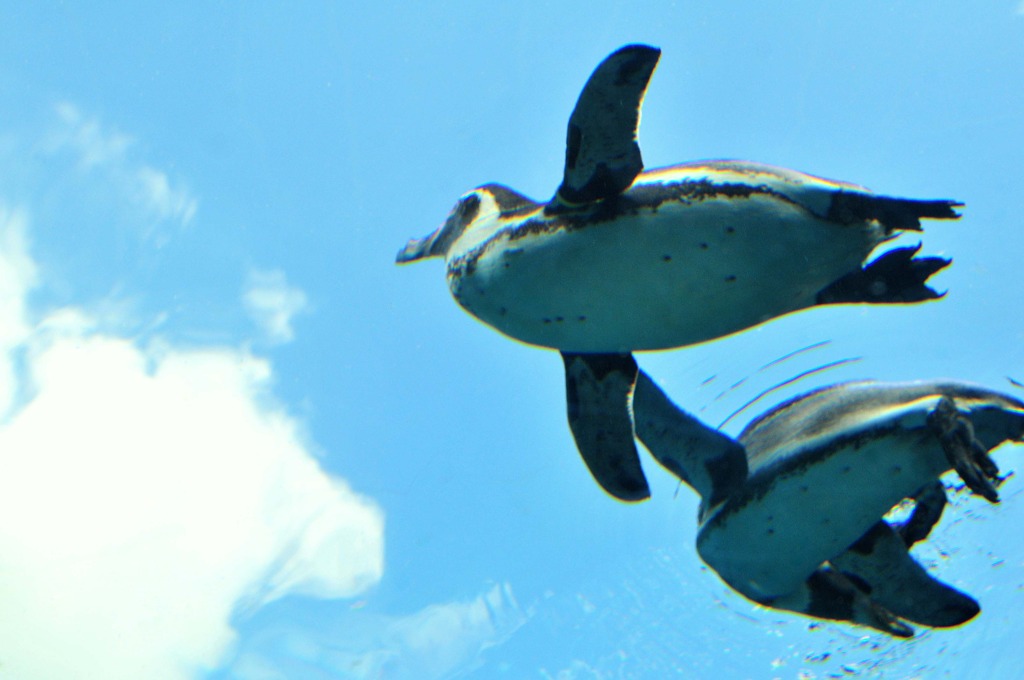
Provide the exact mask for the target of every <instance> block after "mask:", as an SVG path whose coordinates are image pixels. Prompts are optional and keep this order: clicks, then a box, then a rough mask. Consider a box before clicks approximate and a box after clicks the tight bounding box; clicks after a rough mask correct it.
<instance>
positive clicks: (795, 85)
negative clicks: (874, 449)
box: [0, 0, 1024, 680]
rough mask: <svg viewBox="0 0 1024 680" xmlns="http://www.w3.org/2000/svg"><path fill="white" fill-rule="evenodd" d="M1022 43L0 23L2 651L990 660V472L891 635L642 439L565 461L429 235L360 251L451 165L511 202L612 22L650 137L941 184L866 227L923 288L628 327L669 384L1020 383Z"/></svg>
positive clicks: (946, 525)
mask: <svg viewBox="0 0 1024 680" xmlns="http://www.w3.org/2000/svg"><path fill="white" fill-rule="evenodd" d="M1022 32H1024V6H1020V5H1019V3H1017V2H1016V0H1008V1H1007V2H998V3H981V4H980V5H971V6H967V5H966V4H964V3H955V2H940V3H931V4H929V5H927V6H925V5H919V4H914V3H904V4H897V5H893V4H892V3H885V2H881V1H878V2H867V3H859V4H857V5H849V6H846V5H843V6H840V5H833V4H821V3H812V2H798V3H791V4H788V5H786V6H785V7H780V6H775V5H772V6H769V5H764V4H762V3H756V2H739V3H731V4H729V5H727V6H719V5H709V4H706V3H690V2H663V3H656V4H655V5H653V6H650V7H638V6H637V5H636V4H635V3H618V2H598V3H594V2H586V3H584V2H566V3H561V4H558V5H557V6H552V5H550V4H545V3H539V2H525V3H517V4H514V5H508V6H501V7H495V6H488V5H487V4H478V3H469V2H454V3H434V4H426V5H421V4H414V3H401V2H384V3H375V4H374V3H362V4H358V5H357V3H350V2H343V3H340V4H339V3H313V4H309V5H303V6H301V7H294V6H287V7H286V6H283V5H282V6H273V5H263V6H255V5H245V6H241V5H239V6H231V5H228V6H217V7H212V6H210V7H189V8H187V9H186V8H181V7H170V6H164V5H160V4H157V3H146V4H144V5H136V6H133V7H127V8H126V7H123V6H115V5H113V4H109V5H88V6H87V5H81V6H66V5H63V4H60V3H49V4H32V5H24V6H20V7H7V8H4V9H2V10H0V83H2V84H3V86H2V87H0V111H2V112H3V113H2V115H0V604H2V606H3V610H4V612H5V614H4V616H3V617H0V669H2V671H3V672H4V673H6V674H7V675H8V676H9V677H11V678H19V680H33V679H43V680H52V679H53V678H72V677H73V678H103V679H104V680H109V679H116V678H133V679H135V678H156V679H162V678H173V679H179V678H181V679H184V678H204V677H206V678H241V679H244V680H269V679H278V678H300V679H304V678H417V679H429V678H450V677H467V678H503V677H507V678H552V679H555V678H557V679H558V680H575V679H587V680H589V679H591V678H595V679H596V678H602V679H603V678H663V677H682V678H733V677H735V678H776V677H777V678H787V679H789V678H844V677H885V678H914V677H922V678H925V677H926V678H936V677H940V678H941V677H963V676H965V675H967V674H969V673H971V674H974V673H977V672H978V669H984V670H985V672H987V673H989V674H991V675H992V677H1014V674H1015V673H1016V668H1017V667H1018V666H1019V665H1020V654H1019V652H1018V651H1017V645H1016V639H1017V637H1018V636H1017V635H1016V631H1017V629H1018V628H1019V624H1020V612H1021V611H1024V587H1022V584H1024V544H1022V543H1021V541H1019V540H1017V538H1016V536H1017V527H1018V526H1019V525H1020V519H1021V517H1022V514H1024V498H1021V491H1022V489H1024V487H1022V486H1021V484H1020V480H1019V478H1018V477H1017V476H1015V475H1011V476H1010V477H1009V478H1008V479H1007V481H1006V482H1005V483H1004V484H1003V487H1002V489H1001V495H1002V502H1001V503H1000V504H999V505H997V506H991V505H989V504H987V503H985V502H984V501H982V500H980V499H978V498H976V497H969V496H968V495H967V494H966V493H964V492H959V493H958V494H955V502H954V503H953V504H952V506H951V507H950V508H948V509H947V511H946V514H945V516H944V518H943V521H942V523H941V524H940V526H939V527H937V528H936V530H935V532H933V534H932V536H931V537H930V538H929V540H928V541H927V542H926V543H925V544H924V545H922V546H920V547H919V548H916V549H915V555H916V556H917V558H918V559H919V560H920V561H921V562H922V563H923V564H925V565H926V566H927V567H928V568H929V569H930V570H932V572H933V573H934V574H936V575H937V576H939V577H940V578H942V579H943V580H945V581H948V582H950V583H952V584H954V585H956V586H957V587H959V588H962V589H964V590H966V591H967V592H970V593H971V594H972V595H974V596H975V597H976V598H977V599H978V600H979V602H980V603H981V606H982V613H981V615H980V616H979V617H978V618H976V619H975V620H974V621H972V622H970V623H968V624H966V625H965V626H962V627H959V628H955V629H951V630H943V631H939V630H934V631H928V630H925V629H921V630H919V632H918V634H917V636H916V637H914V638H912V639H910V640H908V641H900V640H896V639H893V638H889V637H886V636H883V635H881V634H876V633H874V632H873V631H869V630H867V629H863V628H858V627H853V626H848V625H842V624H833V623H824V622H816V621H813V620H811V619H808V618H805V617H800V616H797V615H792V614H786V613H782V612H776V611H772V610H767V609H763V608H759V607H756V606H754V605H752V604H751V603H750V602H748V601H747V600H745V599H743V598H742V597H740V596H739V595H737V594H736V593H734V592H733V591H732V590H730V589H729V588H728V587H727V586H725V585H724V584H723V583H722V582H721V581H720V580H719V579H718V578H717V576H716V575H715V574H714V572H712V571H711V570H709V569H708V568H707V567H705V566H704V565H702V563H701V562H700V560H699V559H698V557H697V555H696V553H695V550H694V542H695V537H696V529H697V523H696V512H697V500H698V499H697V498H696V496H695V495H694V494H693V493H692V492H691V491H690V490H689V489H687V488H686V487H684V486H683V487H681V486H680V485H679V483H678V480H676V479H675V478H674V477H672V476H671V475H669V474H668V473H666V472H665V471H663V470H661V469H660V468H658V467H657V466H655V465H651V464H649V462H650V459H649V458H646V459H645V461H644V465H645V469H646V473H647V477H648V479H649V481H650V483H651V488H652V498H651V499H650V500H648V501H646V502H644V503H641V504H637V505H628V506H627V505H625V504H621V503H617V502H615V501H613V500H612V499H610V498H609V497H608V496H606V495H605V494H603V493H602V492H601V491H600V490H598V488H597V487H596V486H595V485H594V483H593V481H592V479H591V478H590V475H589V474H588V473H587V471H586V469H585V467H584V466H583V464H582V463H581V461H580V460H579V456H578V454H577V453H576V452H575V450H574V446H573V442H572V439H571V436H570V433H569V430H568V427H567V426H566V423H565V411H564V408H565V407H564V399H565V394H564V384H563V376H562V368H561V360H560V359H559V358H558V357H557V356H556V355H555V354H554V353H553V352H550V351H546V350H540V349H536V348H532V347H527V346H525V345H522V344H518V343H516V342H514V341H511V340H509V339H507V338H505V337H503V336H501V335H499V334H498V333H495V332H494V331H493V330H491V329H489V328H487V327H485V326H483V325H482V324H480V323H479V322H476V321H475V320H473V319H472V318H471V317H469V316H468V315H467V314H465V313H463V312H462V311H460V310H459V308H458V307H457V305H456V304H455V303H454V302H453V301H452V300H451V298H450V296H449V294H448V292H447V289H446V286H445V283H444V276H443V271H442V267H441V265H440V263H438V262H430V263H422V264H419V265H416V266H408V267H402V268H398V267H395V266H394V265H393V264H392V261H393V257H394V253H395V252H396V251H397V250H398V249H399V248H400V247H401V246H402V245H403V244H404V243H405V242H406V239H408V238H410V237H414V236H422V235H424V234H427V233H429V232H430V231H431V230H433V229H435V228H436V227H437V226H439V225H440V223H441V222H442V221H443V220H444V217H445V215H446V214H447V211H448V210H449V209H450V208H451V206H452V205H453V204H454V203H455V201H456V199H457V198H458V197H459V196H460V195H462V194H463V193H464V192H466V191H468V190H469V189H471V188H473V187H475V186H478V185H480V184H484V183H486V182H501V183H505V184H507V185H509V186H511V187H513V188H515V189H516V190H518V191H520V192H522V193H524V194H526V195H528V196H531V197H532V198H535V199H537V200H547V199H549V198H550V197H551V196H552V194H553V193H554V190H555V188H556V187H557V185H558V182H559V181H560V179H561V176H562V165H563V162H564V158H565V156H564V154H565V134H566V133H565V129H566V128H565V126H566V121H567V118H568V115H569V113H570V111H571V110H572V107H573V104H574V103H575V100H576V97H577V96H578V94H579V90H580V87H581V86H582V84H583V82H584V81H585V79H586V78H587V76H588V75H589V74H590V72H591V70H592V69H593V68H594V66H595V65H596V64H597V63H598V62H599V61H600V60H601V59H602V58H603V57H604V56H605V55H607V54H608V53H610V52H611V51H612V50H614V49H615V48H617V47H619V46H620V45H623V44H626V43H630V42H646V43H650V44H653V45H657V46H659V47H660V48H661V49H662V59H661V63H660V65H659V67H658V70H657V71H656V73H655V75H654V79H653V80H652V84H651V87H650V90H649V92H648V95H647V97H646V100H645V103H644V116H643V124H642V128H641V131H640V144H641V147H642V149H643V153H644V160H645V162H646V164H647V166H648V167H658V166H664V165H669V164H672V163H676V162H681V161H685V160H693V159H702V158H743V159H749V160H753V161H760V162H766V163H772V164H775V165H779V166H783V167H790V168H793V169H796V170H800V171H804V172H808V173H811V174H815V175H819V176H824V177H829V178H835V179H840V180H846V181H850V182H855V183H858V184H862V185H864V186H868V187H870V188H872V189H873V190H875V191H877V192H879V193H883V194H890V195H895V196H909V197H916V198H936V199H938V198H950V199H956V200H959V201H962V202H964V203H965V204H966V206H965V208H964V217H963V219H962V220H960V221H959V222H955V223H950V222H930V223H927V224H926V225H925V230H924V232H923V233H913V234H909V235H905V236H902V237H901V238H900V240H899V241H898V242H897V244H896V245H900V244H904V245H909V244H916V243H917V242H918V241H921V242H923V244H924V248H923V250H924V252H927V253H928V254H940V255H943V256H945V257H951V258H952V259H953V264H952V266H951V267H950V268H949V269H948V270H946V271H944V272H942V273H940V274H939V275H937V276H936V278H935V285H936V287H937V288H938V289H939V290H940V291H948V294H947V295H946V297H945V298H944V299H942V300H939V301H935V302H931V303H928V304H923V305H917V306H913V307H902V308H881V307H874V306H872V307H861V306H848V307H837V308H834V309H823V310H812V311H808V312H802V313H798V314H794V315H791V316H788V317H786V318H783V319H779V320H775V321H773V322H771V323H769V324H766V325H763V326H760V327H757V328H755V329H752V330H750V331H747V332H744V333H740V334H738V335H735V336H732V337H730V338H726V339H722V340H718V341H714V342H711V343H707V344H704V345H700V346H696V347H691V348H686V349H682V350H675V351H669V352H660V353H649V354H642V355H639V356H638V361H639V363H640V365H641V366H642V367H643V368H644V369H645V370H646V371H648V372H649V373H650V374H651V375H652V376H654V377H655V379H656V380H657V381H658V383H659V384H660V385H661V386H662V387H663V388H664V389H665V390H666V391H667V392H668V393H669V394H670V395H671V396H672V398H673V399H675V400H676V401H677V402H678V403H679V404H680V406H682V407H683V408H685V409H687V410H688V411H690V412H692V413H694V414H695V415H697V416H698V417H700V418H702V419H704V420H705V422H708V423H711V424H713V425H717V424H719V423H722V422H723V421H726V420H727V419H728V422H727V423H726V424H725V426H724V428H723V431H724V432H726V433H728V434H730V435H736V434H737V433H738V432H739V431H740V430H741V429H742V427H743V425H745V424H746V423H747V422H749V420H750V419H752V418H753V417H754V416H755V415H757V414H758V413H761V412H763V411H764V410H766V409H768V408H769V407H770V406H772V405H773V404H775V403H778V402H779V401H781V400H783V399H785V398H788V397H791V396H793V395H796V394H798V393H800V392H802V391H806V390H809V389H812V388H814V387H818V386H821V385H825V384H830V383H833V382H838V381H840V380H847V379H854V378H876V379H882V380H908V379H924V378H938V377H948V378H955V379H959V380H967V381H971V382H976V383H980V384H983V385H987V386H989V387H992V388H994V389H999V390H1005V391H1008V392H1010V393H1015V394H1017V395H1018V396H1019V395H1020V394H1021V390H1019V389H1017V388H1015V387H1014V386H1013V385H1012V384H1010V383H1009V382H1007V380H1006V378H1007V377H1014V378H1016V379H1018V380H1020V379H1024V369H1022V367H1024V350H1022V346H1024V343H1022V342H1021V341H1022V339H1024V316H1022V315H1021V314H1020V313H1019V311H1020V310H1019V307H1020V301H1021V299H1024V285H1022V283H1021V278H1020V276H1019V273H1018V272H1019V259H1020V253H1021V252H1022V251H1024V239H1022V237H1021V234H1022V233H1024V231H1022V230H1021V229H1020V218H1019V210H1018V200H1017V199H1018V196H1019V193H1020V192H1019V190H1018V184H1019V159H1018V151H1019V149H1022V148H1024V126H1022V125H1021V117H1020V113H1019V112H1020V111H1021V110H1024V90H1021V88H1020V87H1018V84H1019V83H1020V82H1022V80H1024V40H1022V39H1021V38H1022V36H1021V33H1022ZM801 265H802V260H801V254H800V253H794V254H793V267H800V266H801ZM816 343H824V344H821V345H820V346H818V347H817V348H816V349H814V350H813V351H809V352H806V353H803V354H800V355H798V356H797V357H795V358H793V359H791V360H787V361H784V362H779V363H772V362H773V361H775V360H776V359H778V358H779V357H783V356H785V355H788V354H790V353H791V352H793V351H794V350H796V349H799V348H802V347H806V346H808V345H813V344H816ZM847 360H849V361H847ZM833 362H841V363H839V364H838V365H837V367H836V368H834V369H831V370H827V371H823V372H819V373H812V374H810V375H808V377H806V378H804V379H803V380H800V381H797V382H795V383H792V384H788V385H786V386H785V387H784V388H782V389H780V390H777V391H773V392H771V393H770V394H769V395H768V396H766V397H765V398H763V399H760V400H758V401H757V402H756V403H755V404H753V405H752V406H750V407H749V408H746V409H744V410H742V412H740V413H738V414H737V415H735V416H734V417H731V418H730V416H731V415H732V414H733V413H735V412H737V411H738V410H740V409H741V407H743V406H744V405H745V404H747V403H748V402H750V401H751V400H753V399H754V398H755V397H757V396H758V395H759V394H761V393H762V392H763V391H765V390H766V389H768V388H771V387H773V386H775V385H778V384H780V383H784V382H785V381H787V380H789V379H791V378H793V377H794V376H797V375H799V374H801V373H803V372H805V371H810V370H812V369H814V368H816V367H818V366H822V365H825V364H830V363H833ZM644 455H645V456H646V454H644ZM1018 455H1019V448H1018V449H1017V450H1014V449H1012V448H1011V447H1007V448H1006V449H1004V450H1001V451H999V452H998V453H997V454H996V458H997V460H998V461H999V462H1000V465H1001V466H1002V468H1003V470H1004V472H1011V471H1013V470H1014V469H1015V468H1016V466H1017V457H1018ZM949 482H950V484H951V485H952V484H954V482H955V480H953V479H952V478H950V480H949Z"/></svg>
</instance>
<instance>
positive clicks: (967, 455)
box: [928, 397, 999, 503]
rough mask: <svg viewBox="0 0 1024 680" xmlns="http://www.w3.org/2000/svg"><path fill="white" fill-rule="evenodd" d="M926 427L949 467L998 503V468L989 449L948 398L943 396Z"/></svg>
mask: <svg viewBox="0 0 1024 680" xmlns="http://www.w3.org/2000/svg"><path fill="white" fill-rule="evenodd" d="M928 426H929V427H930V428H931V429H932V431H933V432H934V433H935V435H936V436H937V437H938V438H939V443H940V444H941V445H942V450H943V451H944V452H945V454H946V458H947V459H948V460H949V462H950V464H951V465H952V466H953V468H954V469H955V470H956V471H957V474H959V475H960V478H961V479H963V480H964V483H965V484H967V486H968V488H970V489H971V491H973V492H974V493H976V494H979V495H981V496H984V497H985V498H986V499H987V500H989V501H990V502H992V503H998V502H999V493H998V492H997V491H996V486H995V483H996V482H998V481H999V477H998V475H999V467H998V466H997V465H996V463H995V461H994V460H992V458H991V457H989V455H988V449H986V448H985V445H984V444H982V443H981V442H980V441H978V439H977V437H975V436H974V427H973V426H972V425H971V421H970V419H969V418H967V416H965V415H964V414H963V413H961V412H960V411H959V410H957V408H956V404H955V403H954V401H953V400H952V399H951V398H950V397H942V399H940V400H939V403H938V404H936V405H935V409H934V410H933V411H932V412H931V413H929V414H928Z"/></svg>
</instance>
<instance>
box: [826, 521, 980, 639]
mask: <svg viewBox="0 0 1024 680" xmlns="http://www.w3.org/2000/svg"><path fill="white" fill-rule="evenodd" d="M831 562H832V566H833V567H835V568H836V569H838V570H839V571H841V572H842V573H843V574H844V575H846V576H847V577H848V578H850V579H851V580H852V581H853V582H854V583H855V584H856V585H858V586H859V587H860V588H861V589H862V590H863V591H864V592H866V593H867V594H868V595H869V597H870V598H871V600H872V601H873V602H875V603H876V604H878V605H881V606H882V607H884V608H885V609H886V610H887V611H890V612H892V613H893V614H895V615H896V616H898V617H900V618H903V619H907V620H908V621H913V622H915V623H920V624H923V625H925V626H936V627H940V628H946V627H949V626H959V625H960V624H962V623H966V622H967V621H970V620H971V619H972V618H974V617H975V616H977V615H978V612H979V611H981V608H980V607H979V606H978V603H977V602H975V600H974V599H973V598H972V597H971V596H969V595H967V594H966V593H963V592H961V591H959V590H957V589H956V588H954V587H952V586H950V585H947V584H945V583H943V582H942V581H939V580H938V579H937V578H935V577H934V576H932V575H931V574H929V573H928V572H927V571H925V569H924V567H922V566H921V565H920V564H918V563H917V561H916V560H914V558H913V557H911V556H910V553H908V552H907V544H906V542H905V541H904V540H903V538H901V537H900V534H899V533H898V532H897V531H895V530H894V529H893V528H892V527H891V526H889V524H888V523H886V522H885V521H883V520H878V522H876V523H875V524H874V525H873V526H872V527H871V528H870V529H868V531H867V532H866V533H865V534H864V535H863V536H862V537H861V538H860V539H859V540H858V541H857V542H856V543H854V544H853V545H852V546H850V549H849V550H847V551H846V552H844V553H843V554H841V555H839V556H838V557H836V558H833V559H832V560H831Z"/></svg>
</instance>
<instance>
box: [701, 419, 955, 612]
mask: <svg viewBox="0 0 1024 680" xmlns="http://www.w3.org/2000/svg"><path fill="white" fill-rule="evenodd" d="M821 454H824V455H823V456H822V455H821ZM800 458H802V460H799V462H796V461H795V463H796V464H794V465H792V466H791V467H790V466H788V467H790V469H788V470H785V471H783V472H781V473H778V474H771V475H765V476H764V477H762V479H763V480H764V484H758V483H756V482H754V480H751V481H752V482H754V483H752V484H751V485H749V486H748V490H747V491H746V492H744V493H743V494H742V495H741V496H739V497H736V498H732V499H730V500H729V501H728V502H726V504H725V505H723V506H722V507H721V508H720V509H719V510H718V511H717V512H715V513H714V514H713V515H712V516H711V517H710V518H709V519H708V521H707V522H706V523H705V524H704V526H703V527H702V528H701V530H700V533H699V535H698V537H697V551H698V553H699V554H700V556H701V558H702V559H703V560H704V561H705V562H706V563H707V564H708V565H709V566H711V567H712V568H713V569H714V570H715V571H717V572H718V573H719V575H721V577H722V578H723V579H724V580H725V581H726V582H727V583H728V584H729V585H731V586H733V587H734V588H736V589H737V590H738V591H740V592H741V593H743V594H744V595H747V596H748V597H751V598H752V599H754V600H758V601H764V600H766V599H769V598H773V597H777V596H781V595H785V594H787V593H791V592H794V591H795V590H796V588H798V587H799V586H800V584H801V583H803V582H804V581H805V580H806V579H807V577H808V576H809V575H810V574H811V573H812V572H813V571H814V570H815V569H817V568H818V567H819V566H821V564H822V562H824V561H826V560H829V559H832V558H834V557H836V556H837V555H839V554H841V553H843V552H844V551H845V550H846V549H847V548H849V546H850V545H851V544H852V543H854V542H855V541H856V540H857V539H858V538H860V537H861V536H862V535H863V534H864V532H865V531H867V530H868V528H869V527H871V526H872V525H873V524H874V523H876V522H877V521H878V518H879V517H881V516H883V515H884V514H885V513H886V512H888V511H889V510H890V509H891V508H892V507H893V506H895V505H896V504H897V503H899V502H900V501H901V500H903V499H904V498H907V497H910V496H912V495H913V494H914V493H916V492H917V491H918V490H920V489H921V488H922V487H923V486H924V485H925V484H927V483H928V482H930V481H933V480H935V479H936V478H937V477H938V476H939V475H941V474H942V473H943V472H945V470H947V469H948V468H949V463H948V461H947V460H946V458H945V455H944V454H943V452H942V449H941V448H940V447H939V446H937V445H936V444H935V441H934V437H933V436H932V435H930V434H929V433H928V432H927V431H926V430H924V429H917V430H916V431H915V430H902V431H893V432H890V433H889V434H888V436H877V437H865V438H851V439H848V440H846V441H845V442H844V443H842V444H841V445H839V446H838V447H837V448H835V449H833V450H832V451H830V452H827V453H826V452H822V451H820V450H819V451H816V452H814V454H813V455H810V456H801V457H800Z"/></svg>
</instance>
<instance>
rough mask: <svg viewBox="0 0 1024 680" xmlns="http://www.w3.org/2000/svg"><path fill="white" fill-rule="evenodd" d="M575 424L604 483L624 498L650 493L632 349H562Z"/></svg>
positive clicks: (572, 425)
mask: <svg viewBox="0 0 1024 680" xmlns="http://www.w3.org/2000/svg"><path fill="white" fill-rule="evenodd" d="M562 360H563V361H564V362H565V394H566V404H567V410H568V414H569V427H570V429H571V430H572V435H573V438H574V439H575V440H576V448H577V449H579V452H580V455H581V456H582V457H583V461H584V462H585V463H586V464H587V467H588V468H589V469H590V474H592V475H593V476H594V479H595V480H596V481H597V483H598V484H600V485H601V487H602V488H603V489H604V490H605V491H607V492H608V493H609V494H611V495H612V496H614V497H615V498H618V499H619V500H622V501H642V500H646V499H647V498H649V497H650V495H651V491H650V488H649V487H648V485H647V478H646V477H645V476H644V471H643V468H642V467H641V466H640V456H639V455H638V454H637V450H636V444H634V443H633V419H632V417H631V416H630V397H631V395H632V392H633V385H634V384H635V382H636V376H637V370H638V369H637V365H636V361H634V359H633V356H632V355H631V354H573V353H569V352H562Z"/></svg>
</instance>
